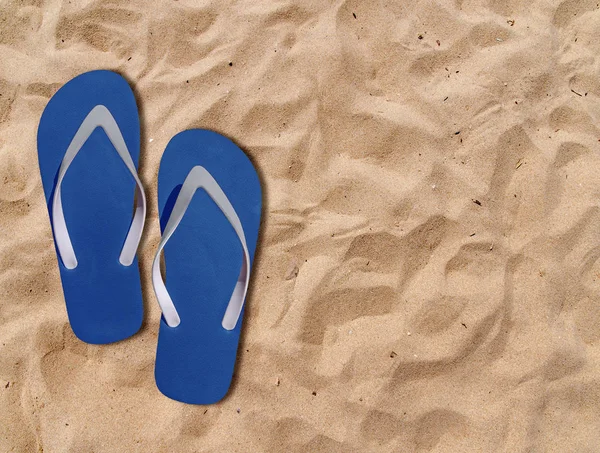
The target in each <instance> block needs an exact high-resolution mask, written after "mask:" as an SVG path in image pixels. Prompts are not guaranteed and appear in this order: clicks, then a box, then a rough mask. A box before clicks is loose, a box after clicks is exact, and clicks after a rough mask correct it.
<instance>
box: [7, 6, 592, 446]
mask: <svg viewBox="0 0 600 453" xmlns="http://www.w3.org/2000/svg"><path fill="white" fill-rule="evenodd" d="M598 33H600V9H599V7H598V4H597V0H593V1H591V0H565V1H560V0H556V1H551V0H422V1H414V2H409V1H374V2H360V1H358V0H346V1H337V2H332V1H322V0H313V1H296V2H292V1H289V0H280V1H267V0H246V1H237V2H235V1H216V0H204V1H191V0H189V1H185V0H179V1H144V0H137V1H126V0H114V1H94V0H80V1H75V0H71V1H68V2H67V1H63V2H61V1H58V0H29V1H27V0H23V1H20V0H19V1H17V0H3V1H2V3H0V451H1V452H26V453H28V452H42V451H43V452H46V453H47V452H77V453H79V452H95V453H100V452H144V453H146V452H165V453H167V452H285V453H288V452H309V453H315V452H323V453H335V452H394V453H395V452H438V453H441V452H444V453H447V452H452V453H455V452H510V453H513V452H560V453H566V452H576V453H585V452H597V451H599V450H598V448H599V447H598V446H599V445H600V417H598V414H599V413H600V304H599V301H600V281H599V279H600V227H599V226H600V210H599V209H598V199H599V196H600V171H599V168H600V153H599V152H600V143H599V139H600V129H599V127H598V121H599V119H600V99H599V97H600V79H599V78H598V71H599V67H600V60H599V55H600V42H599V41H598ZM99 68H104V69H112V70H115V71H117V72H119V73H121V74H123V75H124V76H125V77H126V78H127V79H128V80H129V81H130V82H131V84H132V86H133V87H134V90H135V93H136V97H137V101H138V105H139V109H140V116H141V119H142V150H141V156H142V157H141V165H140V176H141V179H142V181H143V183H144V185H145V188H146V191H147V197H148V200H149V214H148V220H147V228H146V234H145V238H144V240H143V242H142V244H141V247H140V252H139V253H140V255H139V256H140V269H141V274H142V279H143V291H144V298H145V308H146V316H145V321H144V326H143V328H142V330H141V331H140V332H139V333H138V334H137V335H135V336H133V337H132V338H130V339H128V340H126V341H123V342H119V343H116V344H112V345H106V346H93V345H88V344H85V343H82V342H81V341H79V340H78V339H77V338H76V337H75V336H74V335H73V333H72V331H71V328H70V326H69V323H68V320H67V314H66V310H65V304H64V299H63V294H62V290H61V282H60V277H59V272H58V267H57V259H56V254H55V252H54V246H53V239H52V233H51V229H50V223H49V219H48V213H47V209H46V206H45V201H44V194H43V191H42V184H41V180H40V175H39V168H38V163H37V150H36V130H37V125H38V121H39V118H40V115H41V113H42V111H43V109H44V106H45V105H46V103H47V102H48V99H49V98H50V97H51V96H52V94H53V93H54V92H56V90H57V89H58V88H59V87H60V86H61V85H62V84H63V83H65V82H67V81H68V80H69V79H71V78H72V77H74V76H76V75H77V74H80V73H82V72H85V71H89V70H93V69H99ZM188 128H207V129H213V130H216V131H218V132H220V133H222V134H224V135H226V136H228V137H230V138H231V139H233V140H234V141H235V142H236V143H238V144H239V145H240V147H241V148H242V149H244V151H245V152H246V153H247V154H248V155H249V156H250V157H251V159H252V160H253V162H254V163H255V165H256V167H257V168H258V170H259V172H260V175H261V179H262V183H263V188H264V211H263V224H262V233H261V239H260V245H259V251H258V255H257V258H256V262H255V267H254V270H253V272H254V277H253V282H252V287H251V293H250V296H249V298H248V300H247V311H246V316H245V321H244V329H243V335H242V341H241V344H240V350H239V357H238V362H237V366H236V372H235V377H234V383H233V386H232V388H231V390H230V392H229V394H228V396H227V397H226V399H225V400H224V401H222V402H220V403H219V404H216V405H212V406H191V405H185V404H181V403H178V402H175V401H172V400H170V399H168V398H166V397H164V396H163V395H162V394H161V393H160V392H159V391H158V390H157V389H156V386H155V383H154V375H153V367H154V355H155V348H156V340H157V331H158V323H159V320H160V310H159V309H158V306H157V304H156V300H155V297H154V294H153V292H152V288H151V282H150V265H151V261H152V258H153V255H154V253H155V251H156V247H157V244H158V241H159V226H158V219H157V202H156V180H157V174H158V167H159V161H160V157H161V154H162V152H163V150H164V148H165V146H166V144H167V143H168V141H169V140H170V138H171V137H172V136H173V135H175V134H176V133H178V132H179V131H181V130H184V129H188Z"/></svg>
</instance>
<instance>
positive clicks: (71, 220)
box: [37, 71, 143, 344]
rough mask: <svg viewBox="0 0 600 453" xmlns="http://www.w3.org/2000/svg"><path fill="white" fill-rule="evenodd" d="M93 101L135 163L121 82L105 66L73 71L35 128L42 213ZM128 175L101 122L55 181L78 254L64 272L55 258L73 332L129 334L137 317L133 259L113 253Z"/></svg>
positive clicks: (134, 129) (121, 235)
mask: <svg viewBox="0 0 600 453" xmlns="http://www.w3.org/2000/svg"><path fill="white" fill-rule="evenodd" d="M96 105H104V106H106V107H107V108H108V110H110V112H111V114H112V115H113V117H114V118H115V120H116V122H117V124H118V126H119V128H120V130H121V133H122V134H123V138H124V139H125V143H126V144H127V148H128V149H129V152H130V153H131V157H132V159H133V162H134V164H135V165H136V167H137V165H138V159H139V151H140V124H139V117H138V110H137V105H136V102H135V97H134V94H133V92H132V91H131V88H130V87H129V84H128V83H127V81H126V80H125V79H124V78H123V77H121V76H120V75H118V74H116V73H114V72H110V71H93V72H88V73H85V74H81V75H80V76H77V77H75V78H74V79H72V80H71V81H69V82H68V83H66V84H65V85H64V86H63V87H62V88H61V89H60V90H58V92H57V93H56V94H55V95H54V96H53V97H52V98H51V99H50V101H49V102H48V105H47V106H46V108H45V110H44V112H43V114H42V117H41V119H40V124H39V128H38V138H37V144H38V159H39V165H40V172H41V176H42V183H43V186H44V193H45V196H46V202H47V205H48V211H49V213H50V216H52V209H51V203H52V196H53V193H54V187H55V184H56V178H57V174H58V170H59V167H60V164H61V161H62V159H63V157H64V154H65V151H66V150H67V147H68V146H69V143H70V142H71V139H72V138H73V136H74V135H75V132H76V131H77V129H78V128H79V126H80V125H81V123H82V122H83V120H84V119H85V117H86V116H87V114H88V113H89V112H90V110H92V109H93V108H94V107H95V106H96ZM134 194H135V181H134V179H133V178H132V176H131V174H130V173H129V171H128V169H127V167H126V166H125V164H124V163H123V161H122V160H121V159H120V157H119V155H118V154H117V152H116V150H115V149H114V147H113V145H112V143H111V142H110V140H109V139H108V137H107V136H106V134H105V132H104V131H103V130H102V128H97V129H96V130H95V131H94V132H93V133H92V134H91V136H90V137H89V139H88V140H87V142H86V143H85V144H84V145H83V147H82V148H81V151H80V152H79V153H78V154H77V156H76V157H75V159H74V161H73V162H72V164H71V166H70V167H69V170H68V171H67V173H66V176H65V178H64V180H63V184H62V201H63V207H64V215H65V219H66V224H67V227H68V229H69V235H70V237H71V242H72V244H73V248H74V250H75V254H76V256H77V260H78V263H79V264H78V266H77V267H76V268H75V269H72V270H69V269H67V268H65V266H64V265H63V263H62V261H61V259H60V257H58V263H59V269H60V276H61V280H62V286H63V291H64V296H65V302H66V306H67V312H68V316H69V322H70V323H71V327H72V328H73V332H74V333H75V335H76V336H77V337H78V338H79V339H81V340H82V341H85V342H87V343H93V344H106V343H112V342H115V341H119V340H122V339H125V338H127V337H130V336H131V335H133V334H135V333H136V332H137V331H138V330H139V328H140V326H141V324H142V318H143V303H142V292H141V285H140V275H139V270H138V262H137V258H136V259H135V260H134V262H133V264H132V265H131V266H127V267H126V266H123V265H121V264H120V263H119V254H120V253H121V249H122V247H123V244H124V241H125V237H126V236H127V232H128V231H129V226H130V224H131V219H132V213H133V206H134Z"/></svg>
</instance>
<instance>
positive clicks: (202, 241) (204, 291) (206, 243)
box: [155, 129, 262, 404]
mask: <svg viewBox="0 0 600 453" xmlns="http://www.w3.org/2000/svg"><path fill="white" fill-rule="evenodd" d="M196 165H201V166H203V167H204V168H206V169H207V170H208V171H209V172H210V173H211V175H212V176H213V177H214V178H215V180H216V181H217V183H218V184H219V185H220V186H221V188H222V189H223V191H224V192H225V194H226V195H227V197H228V198H229V200H230V202H231V204H232V205H233V207H234V209H235V210H236V212H237V214H238V216H239V218H240V221H241V223H242V226H243V228H244V232H245V235H246V241H247V245H248V250H249V253H250V258H251V260H253V257H254V251H255V249H256V241H257V239H258V231H259V226H260V215H261V205H262V201H261V187H260V181H259V178H258V175H257V173H256V170H255V169H254V167H253V166H252V163H251V162H250V160H249V159H248V157H247V156H246V155H245V154H244V152H243V151H242V150H241V149H240V148H239V147H238V146H237V145H235V144H234V143H233V142H232V141H231V140H229V139H227V138H226V137H223V136H222V135H219V134H217V133H215V132H211V131H206V130H198V129H195V130H188V131H184V132H181V133H180V134H178V135H176V136H175V137H173V139H172V140H171V141H170V143H169V144H168V146H167V148H166V150H165V152H164V155H163V157H162V160H161V164H160V171H159V175H158V207H159V213H160V219H161V230H162V229H164V226H165V225H166V222H167V220H168V219H169V216H170V214H171V210H172V208H173V205H174V203H175V200H176V198H177V195H178V193H179V190H180V189H181V185H182V184H183V181H184V180H185V178H186V176H187V175H188V173H189V172H190V170H191V169H192V168H193V167H194V166H196ZM164 258H165V269H166V286H167V289H168V291H169V294H170V295H171V298H172V300H173V303H174V304H175V307H176V309H177V311H178V313H179V316H180V318H181V324H179V326H177V327H174V328H171V327H169V326H168V325H167V324H166V322H165V321H164V319H161V324H160V331H159V336H158V346H157V351H156V365H155V378H156V384H157V386H158V388H159V390H160V391H161V392H162V393H163V394H165V395H166V396H168V397H170V398H172V399H175V400H178V401H182V402H185V403H190V404H212V403H215V402H217V401H219V400H221V399H222V398H223V397H224V396H225V395H226V393H227V391H228V390H229V387H230V385H231V379H232V375H233V370H234V366H235V360H236V355H237V348H238V343H239V337H240V330H241V326H242V319H243V312H242V315H241V316H240V319H239V321H238V323H237V325H236V327H235V328H234V329H233V330H231V331H227V330H225V329H224V328H223V327H222V326H221V321H222V319H223V315H224V314H225V309H226V307H227V304H228V302H229V298H230V296H231V293H232V291H233V288H234V286H235V283H236V281H237V277H238V274H239V272H240V268H241V265H242V247H241V245H240V242H239V239H238V237H237V235H236V233H235V231H234V229H233V227H232V226H231V224H230V223H229V222H228V220H227V219H226V217H225V216H224V215H223V213H222V212H221V210H220V209H219V208H218V207H217V205H216V204H215V203H214V202H213V201H212V199H211V198H210V197H209V196H208V195H207V194H206V192H204V191H203V190H198V191H197V192H196V194H195V195H194V198H193V199H192V201H191V203H190V205H189V207H188V209H187V211H186V213H185V215H184V217H183V219H182V221H181V223H180V224H179V226H178V227H177V230H175V233H174V234H173V236H172V237H171V238H170V239H169V242H167V244H166V246H165V250H164Z"/></svg>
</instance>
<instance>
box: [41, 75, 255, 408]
mask: <svg viewBox="0 0 600 453" xmlns="http://www.w3.org/2000/svg"><path fill="white" fill-rule="evenodd" d="M139 153H140V122H139V116H138V110H137V105H136V101H135V97H134V94H133V92H132V90H131V88H130V86H129V84H128V83H127V81H126V80H125V79H124V78H123V77H121V76H120V75H118V74H116V73H114V72H111V71H93V72H88V73H85V74H82V75H80V76H78V77H75V78H74V79H72V80H71V81H69V82H68V83H67V84H65V85H64V86H63V87H62V88H61V89H60V90H58V92H57V93H56V94H55V95H54V96H53V97H52V99H50V101H49V102H48V105H47V106H46V108H45V110H44V112H43V114H42V117H41V119H40V125H39V129H38V158H39V164H40V171H41V175H42V182H43V186H44V192H45V195H46V201H47V203H48V211H49V213H50V220H51V223H52V230H53V233H54V239H55V244H56V250H57V255H58V263H59V264H58V265H59V268H60V275H61V279H62V285H63V290H64V295H65V301H66V305H67V312H68V316H69V321H70V323H71V326H72V328H73V332H74V333H75V335H76V336H77V337H78V338H80V339H81V340H82V341H85V342H87V343H92V344H106V343H112V342H115V341H119V340H123V339H125V338H128V337H130V336H131V335H133V334H135V333H136V332H137V331H138V330H139V329H140V327H141V325H142V319H143V302H142V292H141V284H140V274H139V269H138V261H137V257H136V254H137V248H138V244H139V241H140V239H141V236H142V231H143V228H144V222H145V217H146V198H145V194H144V190H143V187H142V184H141V181H140V179H139V177H138V175H137V166H138V161H139ZM158 209H159V216H160V225H161V231H162V238H161V241H160V244H159V248H158V252H157V254H156V257H155V259H154V264H153V267H152V281H153V286H154V290H155V294H156V297H157V299H158V302H159V304H160V307H161V309H162V311H163V317H162V318H161V323H160V332H159V337H158V346H157V351H156V365H155V378H156V384H157V386H158V388H159V389H160V391H161V392H162V393H163V394H165V395H166V396H168V397H170V398H173V399H175V400H178V401H183V402H186V403H193V404H210V403H214V402H217V401H219V400H220V399H222V398H223V397H224V396H225V394H226V393H227V391H228V389H229V386H230V384H231V379H232V375H233V369H234V365H235V359H236V354H237V347H238V342H239V336H240V330H241V324H242V318H243V311H244V301H245V297H246V292H247V290H248V282H249V278H250V269H251V266H252V260H253V256H254V251H255V248H256V241H257V238H258V230H259V225H260V214H261V188H260V181H259V178H258V175H257V173H256V170H255V169H254V167H253V166H252V163H251V162H250V160H249V159H248V157H247V156H246V155H245V154H244V152H243V151H242V150H240V148H239V147H238V146H236V145H235V144H234V143H233V142H232V141H231V140H229V139H228V138H226V137H223V136H222V135H219V134H217V133H215V132H211V131H207V130H198V129H195V130H187V131H184V132H181V133H179V134H178V135H176V136H175V137H173V139H172V140H171V141H170V143H169V144H168V146H167V148H166V150H165V152H164V154H163V156H162V160H161V163H160V170H159V174H158ZM132 212H133V215H132ZM162 252H164V261H165V263H164V264H165V269H164V270H165V274H166V282H165V281H163V277H162V275H161V270H160V256H161V253H162Z"/></svg>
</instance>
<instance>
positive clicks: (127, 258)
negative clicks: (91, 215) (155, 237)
mask: <svg viewBox="0 0 600 453" xmlns="http://www.w3.org/2000/svg"><path fill="white" fill-rule="evenodd" d="M97 127H101V128H102V129H104V132H106V135H107V136H108V138H109V139H110V141H111V143H112V145H113V146H114V147H115V149H116V150H117V153H119V156H120V157H121V159H122V160H123V162H124V163H125V165H126V166H127V168H128V169H129V172H130V173H131V175H132V176H133V179H134V180H135V184H136V195H137V202H136V207H135V213H134V215H133V220H132V222H131V226H130V227H129V232H128V233H127V237H126V238H125V244H124V245H123V249H122V250H121V254H120V256H119V262H120V263H121V264H122V265H124V266H130V265H131V263H133V260H134V259H135V253H136V251H137V248H138V245H139V243H140V239H141V237H142V231H143V229H144V221H145V219H146V196H145V194H144V188H143V187H142V183H141V182H140V180H139V178H138V175H137V170H136V168H135V164H134V163H133V160H132V159H131V154H129V150H128V149H127V145H126V144H125V140H124V139H123V135H122V134H121V131H120V129H119V126H118V125H117V122H116V121H115V119H114V118H113V116H112V115H111V113H110V111H109V110H108V109H107V108H106V107H105V106H103V105H97V106H96V107H94V108H93V109H92V110H91V111H90V113H88V115H87V116H86V117H85V120H83V122H82V123H81V126H79V129H78V130H77V132H76V133H75V136H74V137H73V140H71V143H70V144H69V147H68V148H67V151H66V153H65V156H64V157H63V160H62V162H61V164H60V169H59V171H58V179H57V181H56V187H55V188H54V197H53V199H52V227H53V229H54V238H55V241H56V247H57V248H58V253H59V254H60V258H61V260H62V262H63V264H64V265H65V267H66V268H67V269H75V268H76V267H77V257H76V256H75V251H74V250H73V244H72V243H71V238H70V237H69V230H68V229H67V223H66V221H65V215H64V212H63V208H62V198H61V185H62V182H63V179H64V177H65V174H66V173H67V170H68V169H69V166H70V165H71V162H73V159H75V156H76V155H77V153H78V152H79V151H80V150H81V147H82V146H83V145H84V143H85V142H86V141H87V139H88V138H89V137H90V135H92V132H94V130H96V128H97Z"/></svg>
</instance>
